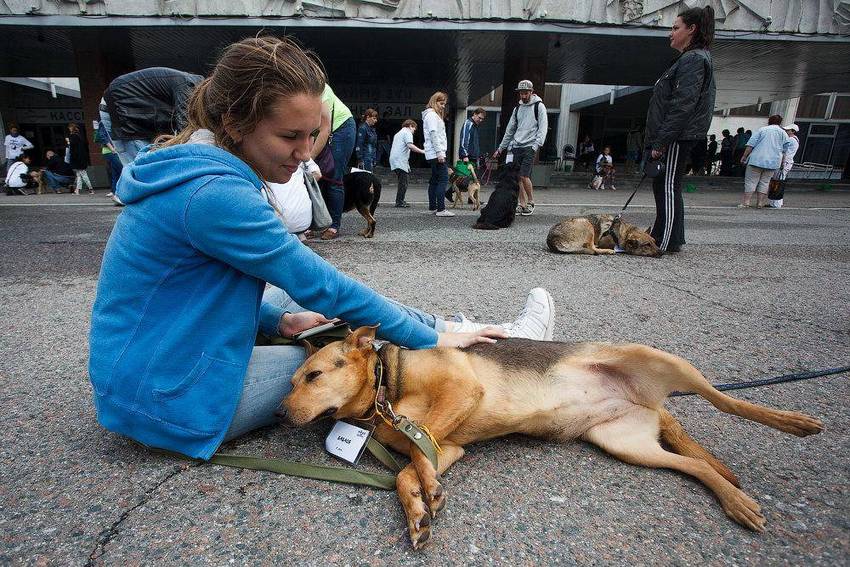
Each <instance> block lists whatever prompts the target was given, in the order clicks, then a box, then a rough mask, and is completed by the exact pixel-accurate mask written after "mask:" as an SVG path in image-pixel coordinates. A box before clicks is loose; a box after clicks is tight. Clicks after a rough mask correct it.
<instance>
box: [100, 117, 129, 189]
mask: <svg viewBox="0 0 850 567" xmlns="http://www.w3.org/2000/svg"><path fill="white" fill-rule="evenodd" d="M109 131H110V128H109V127H108V126H107V125H106V124H104V123H103V122H98V123H97V129H96V130H95V131H94V141H95V143H97V144H100V155H101V156H102V157H103V159H104V161H106V173H107V174H108V176H109V193H107V194H106V196H107V197H112V196H113V195H115V187H116V186H117V185H118V179H120V178H121V171H122V170H123V169H124V166H123V164H122V163H121V158H119V157H118V150H117V149H116V148H115V144H114V143H113V142H112V136H111V135H110V133H109Z"/></svg>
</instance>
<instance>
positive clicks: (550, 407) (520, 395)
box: [279, 327, 822, 548]
mask: <svg viewBox="0 0 850 567" xmlns="http://www.w3.org/2000/svg"><path fill="white" fill-rule="evenodd" d="M374 337H375V328H374V327H361V328H359V329H357V330H356V331H354V333H352V334H351V335H350V336H349V337H348V338H347V339H346V340H345V341H340V342H336V343H331V344H329V345H327V346H325V347H324V348H322V349H321V350H319V351H318V352H314V354H312V355H311V356H310V357H309V358H308V359H307V360H306V361H305V362H304V364H303V366H302V367H301V368H300V369H298V371H297V372H296V373H295V375H294V376H293V377H292V384H293V389H292V391H291V392H290V394H289V395H288V396H287V397H286V398H285V399H284V400H283V402H282V404H281V408H280V412H279V414H280V415H281V416H282V417H284V418H285V419H286V420H288V421H289V422H291V423H292V424H294V425H297V426H302V425H306V424H308V423H311V422H313V421H315V420H317V419H320V418H322V417H328V416H332V417H334V418H336V419H344V418H360V417H366V416H369V415H370V414H371V413H372V408H373V405H374V403H375V396H376V383H377V380H376V370H377V366H378V357H379V356H380V358H381V363H382V367H383V369H384V370H383V383H384V384H385V385H386V386H387V398H388V399H389V401H390V402H391V403H392V405H393V407H394V409H395V412H396V413H397V414H403V415H405V416H407V417H409V418H411V419H413V420H414V421H416V422H417V423H419V424H422V425H425V426H427V428H428V429H429V430H430V431H431V433H432V434H433V435H434V437H435V438H436V440H437V441H438V443H439V445H440V447H441V448H442V454H440V455H439V470H434V467H433V465H432V464H431V462H430V461H429V460H428V459H427V458H426V457H425V456H424V455H423V454H422V453H421V452H420V451H419V450H418V449H416V448H415V447H414V446H413V445H411V443H410V442H409V441H408V439H407V438H406V437H404V436H402V435H401V434H400V433H398V432H395V431H393V430H392V429H390V428H389V427H387V426H386V425H385V424H384V423H383V422H380V420H378V421H379V422H380V423H378V427H377V429H376V431H375V435H376V437H377V439H378V440H379V441H381V442H382V443H386V444H389V446H391V447H392V448H393V449H395V450H396V451H398V452H400V453H404V454H405V455H409V456H410V458H411V463H410V464H409V465H408V466H407V467H406V468H405V469H404V470H403V471H402V472H401V473H400V474H399V476H398V481H397V490H398V498H399V500H400V501H401V504H402V506H403V507H404V511H405V514H406V515H407V528H408V531H409V533H410V539H411V541H412V542H413V547H414V548H417V547H419V546H421V545H422V544H424V543H425V541H427V540H428V538H429V537H430V532H431V522H432V519H433V518H434V517H436V515H437V512H439V511H440V510H442V508H443V507H444V506H445V504H446V493H445V491H444V490H443V486H442V484H441V483H440V476H439V475H441V474H443V473H444V472H445V471H446V469H448V468H449V467H450V466H452V464H454V463H455V462H456V461H457V460H458V459H460V458H461V457H462V456H463V453H464V450H463V447H464V445H467V444H469V443H474V442H476V441H482V440H485V439H490V438H493V437H499V436H502V435H507V434H509V433H524V434H527V435H532V436H535V437H543V438H547V439H551V440H553V441H569V440H572V439H582V440H584V441H588V442H590V443H593V444H594V445H597V446H598V447H600V448H601V449H603V450H605V451H606V452H608V453H609V454H610V455H612V456H614V457H616V458H618V459H620V460H621V461H624V462H627V463H631V464H635V465H643V466H646V467H654V468H670V469H675V470H677V471H681V472H683V473H685V474H688V475H691V476H693V477H695V478H696V479H697V480H699V481H700V482H702V483H703V484H704V485H705V486H706V487H708V488H709V489H710V490H711V491H712V492H714V495H715V496H716V497H717V499H718V500H719V501H720V505H721V507H722V508H723V510H724V511H725V512H726V515H728V516H729V517H730V518H732V519H733V520H735V521H736V522H738V523H739V524H741V525H743V526H746V527H748V528H750V529H752V530H756V531H762V530H763V529H764V524H765V519H764V517H763V516H762V515H761V513H760V508H759V505H758V504H757V503H756V502H755V501H754V500H753V499H752V498H750V497H749V496H747V495H746V494H745V493H744V492H743V491H742V490H740V489H739V488H738V486H739V484H738V480H737V478H735V475H734V474H732V472H731V471H730V470H729V469H728V468H727V467H726V466H725V465H724V464H723V463H721V462H720V461H719V460H718V459H717V458H716V457H714V456H713V455H712V454H711V453H709V452H708V451H707V450H706V449H704V448H703V447H701V446H700V445H698V444H697V443H696V442H695V441H694V440H693V439H691V438H690V437H688V434H687V433H685V431H684V429H682V426H681V424H679V422H678V421H676V419H675V418H674V417H673V416H672V415H670V413H668V412H667V411H666V410H665V409H664V400H665V399H666V398H667V396H668V395H669V394H670V393H671V392H673V391H675V390H679V391H691V392H695V393H697V394H699V395H700V396H702V397H703V398H705V399H707V400H708V401H709V402H711V403H712V404H713V405H714V406H715V407H716V408H717V409H719V410H720V411H723V412H725V413H729V414H732V415H737V416H740V417H744V418H746V419H749V420H752V421H757V422H759V423H762V424H764V425H767V426H769V427H773V428H775V429H779V430H780V431H785V432H787V433H791V434H792V435H797V436H799V437H803V436H806V435H811V434H813V433H819V432H820V431H821V430H822V424H821V422H820V421H818V420H816V419H814V418H812V417H809V416H807V415H804V414H801V413H796V412H790V411H780V410H775V409H771V408H767V407H764V406H760V405H756V404H753V403H750V402H745V401H743V400H737V399H735V398H732V397H730V396H727V395H726V394H723V393H721V392H719V391H718V390H716V389H715V388H714V387H713V386H712V385H711V384H710V383H709V382H708V381H707V380H706V379H705V377H703V375H702V374H700V372H699V371H698V370H697V369H696V368H694V367H693V366H691V365H690V364H689V363H688V362H687V361H685V360H683V359H682V358H679V357H678V356H675V355H672V354H669V353H666V352H663V351H660V350H656V349H654V348H651V347H648V346H643V345H639V344H608V343H575V344H569V343H556V342H542V341H541V342H538V341H532V340H527V339H505V340H500V341H498V342H497V343H495V344H479V345H475V346H473V347H470V348H467V349H464V350H460V349H450V348H435V349H431V350H404V349H400V348H398V347H395V346H393V345H386V346H384V347H383V348H382V349H381V350H380V351H379V352H376V351H375V350H374V349H373V348H372V342H373V339H374ZM659 438H660V441H663V442H664V443H665V445H666V446H667V447H669V449H665V448H664V447H662V445H661V443H660V442H659Z"/></svg>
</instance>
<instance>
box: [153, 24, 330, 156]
mask: <svg viewBox="0 0 850 567" xmlns="http://www.w3.org/2000/svg"><path fill="white" fill-rule="evenodd" d="M324 88H325V71H324V69H323V68H322V64H321V63H320V62H319V59H318V57H317V56H316V55H315V54H314V53H313V52H311V51H307V50H304V49H302V48H301V47H300V46H299V45H298V44H296V43H295V42H294V41H292V40H291V39H288V38H278V37H252V38H248V39H243V40H242V41H239V42H236V43H233V44H231V45H230V46H228V47H227V48H226V49H225V50H224V53H222V55H221V58H220V59H219V60H218V63H217V64H216V66H215V68H214V69H213V71H212V74H210V76H209V77H207V78H206V79H204V80H203V81H201V82H200V83H199V84H198V86H197V87H195V89H194V91H193V92H192V96H191V98H190V99H189V103H188V108H187V112H186V114H187V119H188V120H187V125H186V127H185V128H184V129H183V130H182V131H180V132H179V133H178V134H177V135H175V136H160V137H159V138H157V140H156V142H157V144H158V145H159V147H168V146H174V145H177V144H184V143H186V142H187V141H188V140H189V137H190V136H191V135H192V133H193V132H195V131H196V130H199V129H201V128H205V129H207V130H210V131H211V132H212V133H213V134H214V135H215V141H216V144H217V145H219V146H220V147H222V148H224V149H226V150H228V151H229V152H231V153H233V154H236V155H237V156H238V155H240V152H239V145H238V144H237V143H236V141H235V140H234V139H233V138H232V137H231V136H230V135H229V134H228V133H227V129H230V130H231V131H238V132H240V133H241V134H242V135H243V136H245V135H247V134H250V133H251V132H253V131H254V129H255V128H256V127H257V124H258V123H259V122H260V120H262V119H263V118H264V117H265V116H266V115H267V114H268V113H269V112H270V111H271V109H272V107H273V105H274V104H275V103H277V102H278V101H279V100H280V99H282V98H290V97H292V96H295V95H299V94H307V95H311V96H321V94H322V91H323V90H324ZM225 124H227V126H228V128H227V129H225Z"/></svg>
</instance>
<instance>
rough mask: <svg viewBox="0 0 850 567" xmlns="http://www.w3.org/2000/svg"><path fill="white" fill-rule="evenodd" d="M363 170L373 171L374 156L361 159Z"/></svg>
mask: <svg viewBox="0 0 850 567" xmlns="http://www.w3.org/2000/svg"><path fill="white" fill-rule="evenodd" d="M363 169H364V170H366V171H372V170H374V169H375V156H374V155H373V156H370V157H365V158H363Z"/></svg>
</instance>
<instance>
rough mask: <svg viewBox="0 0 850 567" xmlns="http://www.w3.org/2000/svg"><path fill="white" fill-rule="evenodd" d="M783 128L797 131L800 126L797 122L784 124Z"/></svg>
mask: <svg viewBox="0 0 850 567" xmlns="http://www.w3.org/2000/svg"><path fill="white" fill-rule="evenodd" d="M782 129H783V130H794V131H795V132H799V131H800V127H799V126H797V125H796V124H788V125H787V126H783V127H782Z"/></svg>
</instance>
